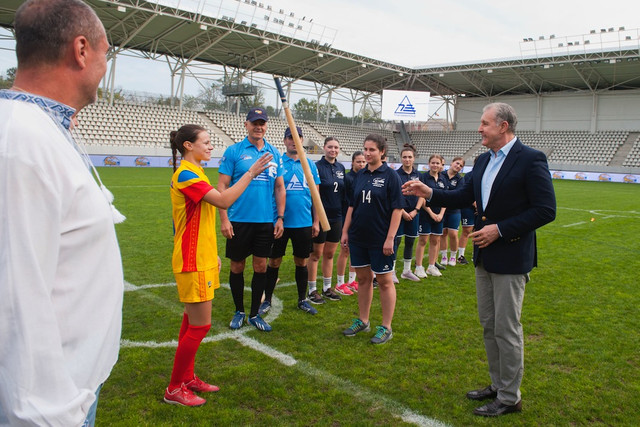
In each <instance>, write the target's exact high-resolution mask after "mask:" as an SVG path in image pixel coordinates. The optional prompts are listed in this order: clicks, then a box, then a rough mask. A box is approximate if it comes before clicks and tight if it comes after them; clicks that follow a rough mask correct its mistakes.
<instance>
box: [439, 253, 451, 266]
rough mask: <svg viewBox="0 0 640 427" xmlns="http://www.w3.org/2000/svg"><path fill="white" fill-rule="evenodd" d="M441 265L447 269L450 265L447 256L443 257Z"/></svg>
mask: <svg viewBox="0 0 640 427" xmlns="http://www.w3.org/2000/svg"><path fill="white" fill-rule="evenodd" d="M440 264H442V265H444V266H445V267H446V266H447V265H448V264H449V259H448V258H447V257H446V256H445V257H442V259H441V260H440Z"/></svg>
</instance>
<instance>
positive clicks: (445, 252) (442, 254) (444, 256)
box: [440, 249, 447, 260]
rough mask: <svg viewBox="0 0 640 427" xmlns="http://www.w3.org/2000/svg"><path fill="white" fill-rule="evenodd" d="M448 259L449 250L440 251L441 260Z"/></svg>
mask: <svg viewBox="0 0 640 427" xmlns="http://www.w3.org/2000/svg"><path fill="white" fill-rule="evenodd" d="M444 259H447V250H446V249H445V250H444V251H440V260H444Z"/></svg>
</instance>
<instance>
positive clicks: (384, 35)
mask: <svg viewBox="0 0 640 427" xmlns="http://www.w3.org/2000/svg"><path fill="white" fill-rule="evenodd" d="M173 1H177V0H173ZM181 1H183V2H184V1H191V3H193V0H181ZM224 1H225V2H227V4H228V3H232V4H233V3H234V2H233V0H224ZM260 1H261V2H264V4H265V5H271V6H272V7H273V9H284V10H285V11H286V13H289V12H294V13H295V16H296V17H297V18H298V19H299V18H300V17H301V16H304V17H305V19H306V20H307V21H308V20H310V19H313V20H314V21H313V22H315V23H318V24H321V25H324V26H326V27H328V28H330V29H334V30H335V39H334V40H332V41H333V45H332V46H333V47H334V48H337V49H340V50H344V51H347V52H352V53H357V54H360V55H364V56H367V57H371V58H375V59H380V60H384V61H387V62H391V63H394V64H398V65H404V66H410V67H419V66H430V65H438V64H447V63H461V62H469V61H485V60H489V59H497V58H507V57H520V56H521V55H522V53H523V51H522V49H523V48H524V49H531V48H532V46H533V44H523V43H522V40H523V38H528V37H531V38H533V39H534V40H536V41H537V40H538V38H539V36H545V38H547V39H548V37H549V36H550V35H551V34H554V35H555V36H556V38H557V39H558V40H565V39H564V38H565V37H568V38H567V39H566V40H573V39H576V38H579V37H581V36H582V35H583V34H589V32H590V30H597V32H598V33H599V32H600V29H601V28H607V29H608V28H611V27H613V28H615V29H616V32H617V30H618V28H619V27H625V29H626V31H627V33H633V35H634V40H637V37H638V30H637V29H638V28H640V1H638V0H618V1H609V2H602V1H598V2H596V1H593V0H586V1H585V0H582V1H568V0H536V1H527V2H521V1H513V0H510V1H509V0H494V1H488V0H487V1H474V0H449V1H437V2H436V1H432V0H395V1H390V0H322V1H314V0H273V1H271V0H260ZM211 2H212V3H219V2H220V0H211ZM632 30H633V31H632ZM2 34H4V35H5V36H6V34H7V33H6V32H3V33H2ZM327 34H329V35H331V34H334V32H332V31H328V32H327ZM0 35H1V34H0ZM594 37H595V36H594ZM595 41H596V42H597V40H595ZM536 43H539V42H536ZM591 43H592V46H593V43H594V40H592V42H591ZM636 43H637V42H636ZM12 46H13V44H12V42H10V41H7V40H2V37H0V48H2V49H4V50H0V72H4V70H6V69H7V68H9V67H12V66H15V59H14V56H15V55H14V53H13V52H11V51H7V50H6V49H11V48H12ZM116 85H117V86H120V87H123V88H124V89H128V90H137V91H146V92H152V93H162V94H169V92H170V79H169V77H168V68H167V65H166V63H157V64H153V63H150V62H149V61H143V60H133V59H128V58H123V59H122V60H120V59H119V60H118V74H117V78H116ZM199 89H200V87H199V85H198V84H197V83H196V82H195V81H190V82H188V84H187V93H192V94H197V92H198V91H199Z"/></svg>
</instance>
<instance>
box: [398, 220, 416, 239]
mask: <svg viewBox="0 0 640 427" xmlns="http://www.w3.org/2000/svg"><path fill="white" fill-rule="evenodd" d="M419 225H420V218H419V216H418V215H416V217H415V218H413V219H412V220H411V221H405V220H403V219H401V220H400V226H399V227H398V232H397V233H396V237H401V236H407V237H418V227H419Z"/></svg>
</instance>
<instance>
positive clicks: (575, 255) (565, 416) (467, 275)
mask: <svg viewBox="0 0 640 427" xmlns="http://www.w3.org/2000/svg"><path fill="white" fill-rule="evenodd" d="M100 173H101V175H102V179H103V181H104V182H105V184H106V185H107V186H108V187H109V188H110V189H111V190H112V192H113V193H114V195H115V197H116V203H115V204H116V206H117V207H118V208H119V210H120V211H121V212H122V213H124V214H125V215H126V216H127V217H128V219H127V221H126V222H125V223H123V224H120V225H118V226H117V232H118V237H119V240H120V247H121V249H122V258H123V263H124V272H125V280H126V281H127V282H129V283H131V284H133V285H135V286H136V288H134V289H132V290H129V291H126V292H125V296H124V313H123V331H122V339H123V342H122V348H121V350H120V359H119V361H118V363H117V364H116V366H115V368H114V370H113V372H112V375H111V377H110V379H109V380H108V381H107V382H106V383H105V386H104V387H103V389H102V392H101V395H100V405H99V408H98V420H97V421H98V423H99V425H105V426H106V425H109V426H110V425H126V426H130V425H154V426H157V425H167V426H174V425H225V426H226V425H305V426H306V425H321V426H325V425H330V426H352V425H362V426H366V425H394V426H395V425H404V424H407V425H409V424H418V425H437V424H438V423H443V424H447V425H455V426H467V425H494V424H497V425H587V424H588V425H592V424H595V425H637V424H638V423H639V422H640V399H639V398H638V396H640V316H639V314H638V307H640V289H639V288H638V280H637V278H635V277H636V270H637V267H638V266H639V265H640V263H639V262H638V257H639V256H640V243H639V239H638V238H637V236H638V235H639V234H640V186H638V185H633V184H615V183H601V182H577V181H555V182H554V184H555V188H556V192H557V202H558V214H557V219H556V221H555V222H553V223H551V224H550V225H547V226H545V227H543V228H542V229H540V230H539V231H538V249H539V252H538V255H539V267H538V268H536V269H534V271H533V272H532V274H531V282H530V283H529V284H528V285H527V291H526V296H525V302H524V309H523V314H522V322H523V326H524V332H525V374H524V380H523V383H522V395H523V412H522V413H521V414H513V415H508V416H504V417H500V418H498V419H483V418H479V417H476V416H474V415H472V413H471V411H472V410H473V408H474V407H476V406H478V405H477V403H476V402H473V401H470V400H467V399H466V398H465V396H464V394H465V392H466V391H468V390H470V389H473V388H478V387H484V386H486V385H487V384H488V383H489V377H488V372H487V366H486V361H485V354H484V347H483V343H482V331H481V327H480V325H479V323H478V320H477V314H476V303H475V285H474V278H473V267H472V266H470V265H468V266H460V265H458V266H455V267H449V268H448V269H447V270H446V271H445V272H444V274H443V277H440V278H433V277H429V278H428V279H423V280H422V282H421V283H413V282H409V281H406V280H401V282H400V284H399V285H398V286H397V294H398V300H397V306H396V314H395V317H394V322H393V331H394V338H393V340H391V341H390V342H389V343H387V344H385V345H382V346H373V345H371V344H369V337H370V336H369V334H363V335H364V336H357V337H354V338H346V337H343V336H342V334H341V331H342V329H344V328H345V327H347V326H348V325H349V324H350V322H351V319H352V318H353V317H356V313H357V301H356V297H355V296H353V297H343V300H342V301H341V302H333V303H327V304H325V305H322V306H316V307H317V308H318V309H319V313H318V315H316V316H310V315H308V314H305V313H303V312H301V311H299V310H298V309H297V308H296V291H295V286H293V271H294V269H293V260H292V258H291V256H290V255H287V256H285V258H284V261H283V264H282V268H281V269H280V279H281V280H280V284H279V285H278V287H277V288H276V292H275V297H276V298H277V299H278V300H277V301H274V308H273V309H272V312H271V313H269V314H268V315H267V316H266V319H267V320H268V321H269V322H270V323H271V325H272V326H273V332H271V333H264V332H258V331H257V330H255V329H254V328H253V327H248V326H245V327H244V328H243V329H241V330H240V331H239V332H233V333H232V332H231V331H230V330H229V329H228V324H229V321H230V319H231V316H232V314H233V311H234V308H233V303H232V299H231V294H230V291H229V290H228V288H225V287H224V285H223V287H222V288H221V289H219V290H218V291H217V292H216V298H215V299H214V300H213V315H212V317H213V319H212V328H211V331H210V332H209V335H208V337H207V338H206V342H204V343H203V344H202V346H201V347H200V350H199V352H198V356H197V358H196V372H197V374H198V375H199V376H200V377H201V378H203V379H204V380H207V381H211V382H213V383H215V384H218V385H219V386H220V387H221V391H220V392H219V393H216V394H212V395H208V396H207V395H205V396H204V397H206V398H208V402H207V403H206V405H205V406H203V407H200V408H184V407H176V406H173V405H167V404H165V403H163V401H162V395H163V390H164V388H165V387H166V386H167V384H168V382H169V377H170V374H171V367H172V362H173V355H174V352H175V340H176V338H177V334H178V330H179V327H180V322H181V313H182V310H183V307H182V305H181V303H180V302H179V301H178V298H177V292H176V290H175V288H174V286H172V285H171V283H172V282H173V281H174V279H173V274H172V273H171V261H170V257H171V251H172V226H171V209H170V199H169V187H168V183H169V181H170V175H171V170H170V169H133V168H131V169H126V168H122V169H119V168H113V169H107V168H101V170H100ZM207 173H208V174H209V176H210V178H211V180H212V182H214V181H215V180H216V178H217V175H216V170H214V169H209V170H208V172H207ZM218 228H219V224H218ZM218 248H219V253H220V254H221V256H222V257H223V267H222V274H221V282H222V283H223V284H224V283H228V274H229V264H228V260H226V259H224V239H223V238H222V237H221V236H220V235H219V236H218ZM401 250H402V248H400V251H401ZM470 250H471V248H470V247H469V249H468V250H467V251H468V254H469V251H470ZM400 265H401V263H400ZM398 268H400V267H398ZM247 277H248V278H249V279H247ZM245 280H246V281H247V285H248V284H249V280H250V274H245ZM334 283H335V275H334ZM144 285H158V286H144ZM245 295H246V298H245V304H246V307H247V309H248V308H249V307H248V304H249V302H250V300H249V293H248V292H247V293H246V294H245ZM371 313H372V314H371V320H372V324H379V322H380V320H381V313H380V305H379V301H378V295H377V293H376V295H374V302H373V307H372V311H371ZM372 333H373V332H372Z"/></svg>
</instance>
